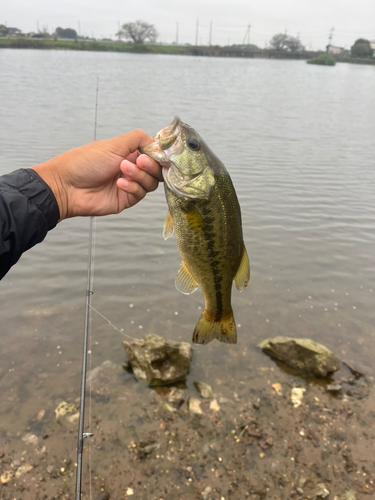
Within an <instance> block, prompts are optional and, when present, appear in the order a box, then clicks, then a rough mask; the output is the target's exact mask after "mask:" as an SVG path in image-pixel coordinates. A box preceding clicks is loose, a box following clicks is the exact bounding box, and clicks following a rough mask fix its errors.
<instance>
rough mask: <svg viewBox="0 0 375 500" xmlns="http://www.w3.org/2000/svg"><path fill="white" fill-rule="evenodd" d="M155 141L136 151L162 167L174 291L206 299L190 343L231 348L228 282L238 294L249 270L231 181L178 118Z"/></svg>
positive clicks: (234, 337)
mask: <svg viewBox="0 0 375 500" xmlns="http://www.w3.org/2000/svg"><path fill="white" fill-rule="evenodd" d="M154 139H155V142H153V143H152V144H149V145H148V146H145V147H143V148H141V152H142V153H145V154H147V155H148V156H150V157H151V158H153V159H155V160H156V161H158V162H159V163H160V164H161V165H162V167H163V177H164V187H165V195H166V198H167V203H168V207H169V212H168V214H167V217H166V220H165V223H164V231H163V236H164V239H167V238H169V237H170V236H172V235H173V233H175V235H176V241H177V247H178V250H179V252H180V255H181V257H182V263H181V266H180V269H179V270H178V273H177V276H176V281H175V283H176V287H177V289H178V290H180V291H181V292H182V293H185V294H190V293H192V292H194V291H195V290H196V289H197V288H198V285H199V286H200V287H201V289H202V291H203V295H204V298H205V308H204V311H203V313H202V315H201V317H200V318H199V321H198V323H197V325H196V327H195V330H194V333H193V342H195V343H197V344H207V343H208V342H211V341H212V340H213V339H215V338H216V339H218V340H220V341H221V342H226V343H228V344H235V343H236V342H237V331H236V324H235V321H234V317H233V311H232V306H231V292H232V282H233V280H234V282H235V285H236V287H237V289H238V290H240V291H242V290H243V289H244V288H245V287H246V285H247V284H248V282H249V279H250V266H249V259H248V256H247V252H246V248H245V245H244V242H243V236H242V225H241V210H240V206H239V203H238V199H237V196H236V192H235V190H234V187H233V184H232V181H231V178H230V176H229V174H228V172H227V170H226V168H225V167H224V165H223V163H222V162H221V161H220V160H219V159H218V158H217V157H216V156H215V155H214V153H213V152H212V151H211V150H210V149H209V148H208V146H207V145H206V144H205V142H204V141H203V139H202V138H201V137H200V136H199V135H198V134H197V132H196V131H195V130H194V129H193V128H192V127H190V126H189V125H187V124H186V123H182V122H181V120H180V119H179V117H178V116H176V117H175V119H174V120H173V122H172V123H171V124H170V125H168V127H166V128H164V129H162V130H161V131H160V132H159V133H158V134H156V136H155V137H154Z"/></svg>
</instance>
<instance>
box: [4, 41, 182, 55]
mask: <svg viewBox="0 0 375 500" xmlns="http://www.w3.org/2000/svg"><path fill="white" fill-rule="evenodd" d="M0 48H11V49H55V50H88V51H101V52H136V53H145V54H152V53H154V54H191V49H190V48H189V47H183V46H176V45H148V44H144V45H143V44H142V45H139V44H138V45H137V44H133V43H124V42H97V41H90V42H89V41H84V40H52V39H50V40H42V39H40V38H2V39H0Z"/></svg>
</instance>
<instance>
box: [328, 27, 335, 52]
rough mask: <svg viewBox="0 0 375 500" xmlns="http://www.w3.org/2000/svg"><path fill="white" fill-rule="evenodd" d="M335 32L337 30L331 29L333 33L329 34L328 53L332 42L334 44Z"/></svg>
mask: <svg viewBox="0 0 375 500" xmlns="http://www.w3.org/2000/svg"><path fill="white" fill-rule="evenodd" d="M334 31H335V28H331V31H330V33H329V37H328V47H327V52H328V51H329V48H330V46H331V42H332V37H333V32H334Z"/></svg>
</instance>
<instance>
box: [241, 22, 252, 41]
mask: <svg viewBox="0 0 375 500" xmlns="http://www.w3.org/2000/svg"><path fill="white" fill-rule="evenodd" d="M250 28H251V26H250V24H248V25H247V30H246V33H245V37H244V39H243V44H242V45H250Z"/></svg>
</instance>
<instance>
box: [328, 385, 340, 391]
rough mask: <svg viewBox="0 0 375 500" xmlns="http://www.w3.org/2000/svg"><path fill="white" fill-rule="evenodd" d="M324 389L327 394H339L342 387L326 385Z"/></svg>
mask: <svg viewBox="0 0 375 500" xmlns="http://www.w3.org/2000/svg"><path fill="white" fill-rule="evenodd" d="M326 389H327V391H328V392H333V393H335V392H340V391H341V389H342V385H341V384H329V385H327V388H326Z"/></svg>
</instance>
